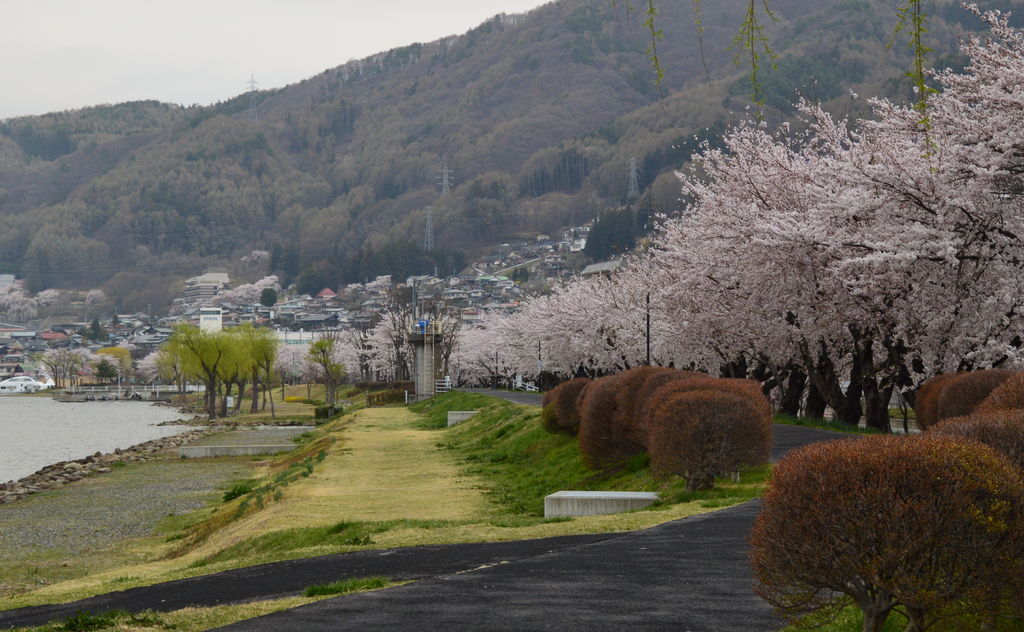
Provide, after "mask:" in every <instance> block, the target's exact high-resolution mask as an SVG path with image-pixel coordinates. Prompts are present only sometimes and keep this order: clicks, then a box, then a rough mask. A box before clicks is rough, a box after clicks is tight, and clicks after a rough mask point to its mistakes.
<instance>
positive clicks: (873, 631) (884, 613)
mask: <svg viewBox="0 0 1024 632" xmlns="http://www.w3.org/2000/svg"><path fill="white" fill-rule="evenodd" d="M890 611H892V607H891V606H890V607H888V608H886V607H876V606H873V607H869V608H867V609H865V610H864V625H862V626H861V628H860V629H861V632H882V626H883V625H885V620H886V619H888V618H889V612H890Z"/></svg>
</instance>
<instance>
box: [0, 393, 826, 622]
mask: <svg viewBox="0 0 1024 632" xmlns="http://www.w3.org/2000/svg"><path fill="white" fill-rule="evenodd" d="M491 394H493V395H495V396H499V397H504V398H506V399H512V398H513V397H515V399H514V400H513V401H518V403H526V404H534V403H539V400H540V398H539V396H536V395H529V394H518V393H501V392H493V393H491ZM775 430H776V435H775V437H776V438H775V441H776V443H775V449H774V450H773V459H777V458H778V457H779V456H781V455H782V454H784V453H785V452H786V451H788V450H789V449H792V448H794V447H797V446H799V445H804V444H807V443H813V442H815V441H820V440H827V439H831V438H836V437H839V436H842V435H838V434H836V433H831V432H827V431H823V430H816V429H811V428H803V427H797V426H781V425H776V428H775ZM758 506H759V501H756V500H755V501H751V502H747V503H744V504H742V505H738V506H736V507H732V508H729V509H724V510H721V511H717V512H714V513H710V514H704V515H700V516H693V517H690V518H685V519H682V520H676V521H673V522H669V523H666V524H663V525H659V526H656V527H653V528H650V529H645V530H641V531H635V532H629V533H619V534H607V535H586V536H569V537H560V538H546V539H543V540H525V541H519V542H505V543H483V544H479V543H478V544H454V545H442V546H426V547H413V548H404V549H393V550H385V551H361V552H357V553H349V554H342V555H331V556H324V557H319V558H311V559H303V560H292V561H286V562H279V563H273V564H265V565H261V566H256V567H250V568H242V569H236V570H232V571H226V572H224V573H217V574H213V575H208V576H203V577H195V578H190V579H184V580H179V581H174V582H167V583H164V584H157V585H155V586H149V587H143V588H137V589H132V590H126V591H123V592H118V593H110V594H107V595H100V596H97V597H93V598H89V599H85V600H81V601H78V602H73V603H68V604H59V605H53V606H39V607H33V608H23V609H19V610H12V611H8V612H0V628H9V627H15V626H25V625H38V624H40V623H43V622H46V621H50V620H53V619H56V618H61V617H66V616H70V615H71V614H74V613H75V612H77V611H79V610H89V611H92V612H100V611H104V610H109V609H116V608H121V609H127V610H131V611H138V610H144V609H147V608H148V609H154V610H160V611H169V610H173V609H177V608H182V607H185V606H203V605H223V604H226V603H232V602H239V601H244V600H254V599H270V598H277V597H283V596H287V595H294V594H297V593H299V592H301V591H302V589H304V588H305V587H306V586H309V585H311V584H314V583H324V582H330V581H335V580H338V579H342V578H349V577H366V576H371V575H384V576H387V577H389V578H391V579H394V580H409V579H415V580H419V581H417V582H416V583H413V584H410V585H407V586H400V587H396V588H391V589H388V590H383V591H376V592H372V593H361V594H355V595H349V596H345V597H338V598H334V599H329V600H326V601H322V602H318V603H315V604H310V605H307V606H303V607H300V608H296V609H294V610H289V611H285V612H281V613H277V614H274V615H268V616H266V617H261V618H259V619H253V620H248V621H242V622H239V623H237V624H234V625H233V626H229V627H228V628H226V629H236V630H275V631H276V630H277V629H303V630H307V629H308V630H328V629H331V630H333V629H336V628H337V627H339V626H344V627H346V628H349V627H353V628H355V627H356V626H361V627H363V628H367V629H379V628H385V627H386V628H390V629H398V630H423V629H442V628H462V629H473V630H517V629H518V630H522V629H548V628H552V629H554V628H559V629H566V628H568V629H576V628H584V627H585V628H586V629H594V630H601V629H609V630H610V629H620V628H622V626H623V625H634V626H639V627H641V628H642V629H645V630H657V629H669V628H671V629H673V630H679V629H682V630H722V629H729V630H772V629H776V628H777V627H779V626H780V624H781V621H780V620H779V619H777V618H776V617H775V616H774V615H772V613H771V610H770V609H769V607H768V606H767V605H766V604H765V603H764V602H762V601H761V600H760V599H759V598H758V597H756V596H755V595H754V593H753V591H752V590H751V582H752V580H751V574H750V568H749V564H748V562H747V553H746V551H747V540H746V538H747V533H748V531H749V530H750V526H751V525H752V523H753V520H754V517H755V516H756V515H757V510H758Z"/></svg>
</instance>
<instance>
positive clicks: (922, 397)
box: [914, 373, 958, 429]
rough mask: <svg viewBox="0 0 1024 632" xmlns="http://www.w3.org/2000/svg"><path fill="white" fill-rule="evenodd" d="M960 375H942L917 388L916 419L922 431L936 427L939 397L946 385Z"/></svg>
mask: <svg viewBox="0 0 1024 632" xmlns="http://www.w3.org/2000/svg"><path fill="white" fill-rule="evenodd" d="M956 375H958V374H957V373H940V374H938V375H936V376H935V377H931V378H929V379H927V380H925V381H924V382H923V383H922V384H921V386H919V387H917V395H916V397H915V399H914V417H916V418H917V423H918V425H920V426H921V428H922V429H924V428H927V427H928V426H932V425H935V422H936V421H938V416H939V395H941V394H942V389H943V388H944V386H943V385H944V384H945V383H946V382H948V381H949V380H951V379H952V378H953V377H955V376H956Z"/></svg>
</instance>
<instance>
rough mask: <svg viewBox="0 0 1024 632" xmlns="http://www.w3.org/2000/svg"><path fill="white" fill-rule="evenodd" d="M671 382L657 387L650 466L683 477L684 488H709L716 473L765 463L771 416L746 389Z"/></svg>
mask: <svg viewBox="0 0 1024 632" xmlns="http://www.w3.org/2000/svg"><path fill="white" fill-rule="evenodd" d="M698 381H699V382H705V383H710V382H712V381H713V380H684V381H680V382H673V383H670V384H668V385H666V386H663V387H662V388H660V389H658V391H657V400H656V401H655V402H653V404H652V410H653V411H654V415H653V419H652V422H653V423H652V424H651V427H650V441H649V442H648V445H647V449H648V453H649V454H650V455H651V467H652V469H654V471H655V472H659V473H673V474H677V475H679V476H682V477H684V478H686V489H687V491H695V490H698V489H710V488H711V487H713V486H714V481H715V476H717V475H721V474H725V473H726V472H732V471H737V470H739V469H740V468H742V467H745V466H750V465H756V464H759V463H764V462H765V461H767V460H768V456H769V455H770V453H771V445H772V418H771V412H770V408H769V409H768V411H767V412H766V411H765V409H764V407H763V406H761V405H760V404H759V403H758V402H757V401H756V400H754V399H753V398H751V397H750V396H749V394H740V393H738V392H729V391H727V390H721V389H713V388H690V386H692V385H693V383H694V382H698Z"/></svg>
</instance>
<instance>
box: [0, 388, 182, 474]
mask: <svg viewBox="0 0 1024 632" xmlns="http://www.w3.org/2000/svg"><path fill="white" fill-rule="evenodd" d="M181 418H182V414H181V413H179V412H178V411H177V410H175V409H174V408H170V407H167V406H154V405H152V404H148V403H145V402H83V403H63V402H56V401H53V400H52V399H50V398H49V397H18V396H10V395H6V396H0V483H2V482H6V481H9V480H18V479H19V478H23V477H25V476H28V475H29V474H31V473H33V472H35V471H36V470H38V469H40V468H42V467H44V466H47V465H50V464H51V463H56V462H57V461H68V460H71V459H80V458H82V457H86V456H89V455H90V454H93V453H95V452H113V451H114V449H115V448H127V447H129V446H132V445H135V444H136V443H142V442H143V441H149V440H151V439H159V438H160V437H166V436H168V435H173V434H178V433H180V432H185V431H186V430H188V427H185V426H157V425H155V424H158V423H160V422H163V421H175V420H178V419H181Z"/></svg>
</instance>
